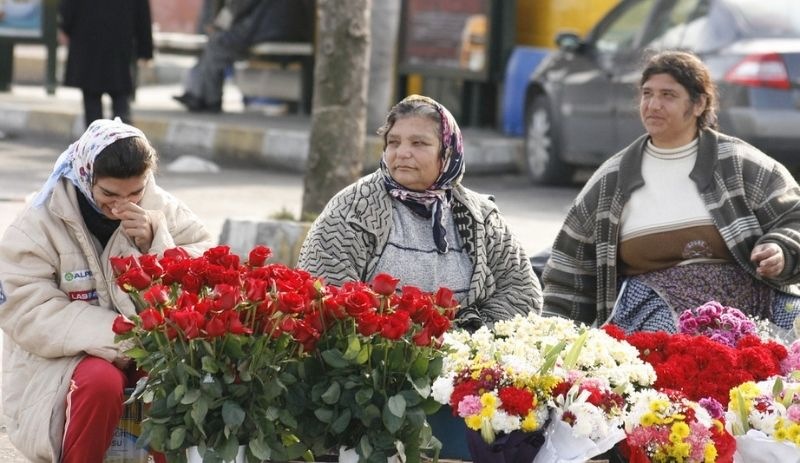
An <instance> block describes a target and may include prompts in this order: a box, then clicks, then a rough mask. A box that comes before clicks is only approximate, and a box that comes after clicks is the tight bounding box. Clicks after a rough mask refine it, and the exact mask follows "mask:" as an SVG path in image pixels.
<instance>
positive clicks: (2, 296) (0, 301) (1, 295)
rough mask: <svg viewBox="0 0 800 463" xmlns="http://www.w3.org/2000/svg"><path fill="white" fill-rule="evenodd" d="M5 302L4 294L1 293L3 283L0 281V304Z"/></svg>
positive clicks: (3, 292)
mask: <svg viewBox="0 0 800 463" xmlns="http://www.w3.org/2000/svg"><path fill="white" fill-rule="evenodd" d="M5 301H6V292H5V291H3V282H2V281H0V304H2V303H3V302H5Z"/></svg>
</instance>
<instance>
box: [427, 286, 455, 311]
mask: <svg viewBox="0 0 800 463" xmlns="http://www.w3.org/2000/svg"><path fill="white" fill-rule="evenodd" d="M433 300H434V303H435V304H436V305H438V306H439V307H441V308H443V309H452V308H454V307H455V306H457V305H458V301H457V300H456V299H455V297H453V291H451V290H450V289H449V288H444V287H442V288H439V290H438V291H436V296H434V298H433Z"/></svg>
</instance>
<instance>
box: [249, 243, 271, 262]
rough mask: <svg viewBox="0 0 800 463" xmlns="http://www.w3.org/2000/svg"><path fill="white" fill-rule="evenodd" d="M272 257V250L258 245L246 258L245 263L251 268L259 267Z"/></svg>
mask: <svg viewBox="0 0 800 463" xmlns="http://www.w3.org/2000/svg"><path fill="white" fill-rule="evenodd" d="M270 256H272V250H271V249H270V248H268V247H266V246H264V245H258V246H256V247H254V248H253V249H252V250H251V251H250V255H248V256H247V263H248V264H249V265H250V266H251V267H261V266H263V265H264V262H266V261H267V259H269V258H270Z"/></svg>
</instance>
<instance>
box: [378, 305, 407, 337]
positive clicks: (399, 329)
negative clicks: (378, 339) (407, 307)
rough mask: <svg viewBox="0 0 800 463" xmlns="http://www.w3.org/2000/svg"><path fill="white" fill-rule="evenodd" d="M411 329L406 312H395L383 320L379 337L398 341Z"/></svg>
mask: <svg viewBox="0 0 800 463" xmlns="http://www.w3.org/2000/svg"><path fill="white" fill-rule="evenodd" d="M409 328H411V317H409V316H408V312H395V313H393V314H391V315H387V316H385V317H384V318H383V325H382V326H381V336H383V337H384V338H386V339H391V340H398V339H400V338H401V337H403V335H404V334H406V332H407V331H408V329H409Z"/></svg>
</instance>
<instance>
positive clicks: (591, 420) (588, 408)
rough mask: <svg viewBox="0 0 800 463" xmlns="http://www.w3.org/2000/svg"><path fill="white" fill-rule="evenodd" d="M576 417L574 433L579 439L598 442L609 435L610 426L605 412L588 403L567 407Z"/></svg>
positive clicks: (578, 403) (577, 403)
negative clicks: (584, 438)
mask: <svg viewBox="0 0 800 463" xmlns="http://www.w3.org/2000/svg"><path fill="white" fill-rule="evenodd" d="M567 410H569V411H570V412H571V413H572V414H573V415H575V423H574V424H573V426H572V432H573V433H574V434H575V436H577V437H588V438H589V439H592V440H593V441H598V440H600V439H602V438H604V437H606V436H607V435H608V431H609V426H608V421H607V420H606V417H605V414H604V413H603V411H602V410H601V409H599V408H597V407H595V406H594V405H592V404H590V403H587V402H576V403H573V404H571V405H570V406H569V407H567Z"/></svg>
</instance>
